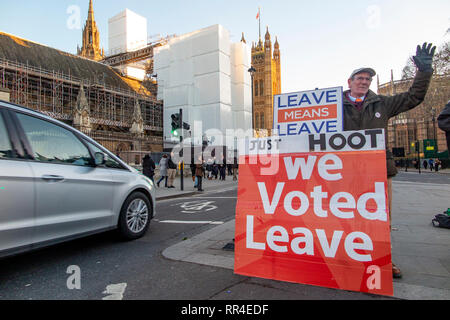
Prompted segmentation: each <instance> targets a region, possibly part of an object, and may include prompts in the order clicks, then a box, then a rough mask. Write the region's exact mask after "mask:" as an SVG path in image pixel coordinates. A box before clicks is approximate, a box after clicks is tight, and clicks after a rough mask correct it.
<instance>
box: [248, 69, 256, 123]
mask: <svg viewBox="0 0 450 320" xmlns="http://www.w3.org/2000/svg"><path fill="white" fill-rule="evenodd" d="M248 72H250V76H251V77H252V130H254V128H255V121H254V112H253V108H254V106H253V83H254V82H253V76H254V75H255V72H256V69H255V68H254V67H253V66H251V68H250V69H248Z"/></svg>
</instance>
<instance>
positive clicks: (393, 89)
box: [378, 75, 450, 158]
mask: <svg viewBox="0 0 450 320" xmlns="http://www.w3.org/2000/svg"><path fill="white" fill-rule="evenodd" d="M412 80H413V79H405V80H396V81H394V79H393V76H391V81H390V82H388V83H385V84H381V85H380V84H379V83H378V94H382V95H387V96H391V95H395V94H399V93H402V92H406V91H408V89H409V88H410V86H411V84H412ZM449 99H450V76H448V75H434V76H433V78H432V80H431V83H430V87H429V89H428V92H427V95H426V96H425V100H424V101H423V102H422V103H421V104H420V105H419V106H418V107H416V108H414V109H412V110H409V111H407V112H404V113H401V114H399V115H398V116H396V117H394V118H391V119H390V120H389V124H388V141H387V147H388V148H404V150H405V156H406V157H410V158H411V157H414V156H415V155H416V150H415V142H416V141H420V150H421V153H422V154H421V157H423V156H424V155H425V154H424V152H423V151H424V148H425V149H426V147H427V145H426V144H427V142H428V141H429V140H436V142H437V152H438V153H439V154H442V153H443V152H445V151H447V143H446V138H445V133H444V132H443V131H442V130H440V129H439V127H438V124H437V117H438V115H439V114H440V113H441V111H442V109H443V108H444V106H445V104H446V103H447V101H448V100H449ZM413 143H414V146H413ZM424 144H425V146H424ZM447 152H448V151H447Z"/></svg>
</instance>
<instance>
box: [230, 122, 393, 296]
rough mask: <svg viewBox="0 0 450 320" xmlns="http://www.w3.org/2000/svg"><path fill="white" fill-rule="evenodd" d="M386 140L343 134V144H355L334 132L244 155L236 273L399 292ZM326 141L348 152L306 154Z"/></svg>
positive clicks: (285, 140)
mask: <svg viewBox="0 0 450 320" xmlns="http://www.w3.org/2000/svg"><path fill="white" fill-rule="evenodd" d="M380 132H382V131H381V130H380V131H379V132H378V133H380ZM381 136H383V137H384V135H383V134H382V133H381V134H377V136H376V135H375V134H373V132H372V133H368V131H366V132H359V133H358V134H355V133H352V132H349V133H345V134H344V135H342V134H341V135H339V137H340V138H342V139H341V140H340V141H344V140H345V139H346V138H349V140H348V142H349V143H348V145H350V147H348V146H345V147H344V146H343V143H337V142H336V141H337V140H332V136H331V135H329V134H328V135H323V136H322V138H323V139H319V138H316V139H311V138H308V136H302V137H295V139H294V138H290V137H287V138H283V139H281V140H280V141H277V142H274V141H271V143H266V149H267V146H269V145H270V146H273V145H274V143H278V147H279V148H278V153H276V154H273V153H272V154H267V152H262V153H261V152H253V153H252V152H248V153H247V154H246V155H241V158H240V166H239V189H238V202H237V208H236V238H235V272H236V273H238V274H242V275H248V276H256V277H262V278H268V279H274V280H281V281H289V282H296V283H303V284H310V285H317V286H324V287H330V288H337V289H343V290H353V291H362V292H370V293H376V294H383V295H392V294H393V288H392V264H391V248H390V227H389V216H388V214H389V213H388V199H387V178H386V165H385V161H386V160H385V159H386V158H385V156H386V155H385V151H384V138H383V137H381ZM353 137H357V139H353ZM374 137H376V138H377V139H382V140H383V141H382V143H378V144H376V142H377V140H376V139H374ZM325 138H326V141H327V142H330V141H331V142H332V143H331V145H332V146H335V147H337V148H338V149H340V150H341V151H333V150H330V148H329V145H328V146H327V147H326V148H325V150H322V151H314V152H306V151H308V150H309V149H313V148H312V147H313V146H310V145H311V144H313V145H314V144H315V145H319V144H320V143H322V145H321V147H322V149H323V146H324V145H325V144H326V143H325V142H326V141H325ZM329 138H330V139H329ZM366 138H367V139H366ZM351 139H353V140H351ZM358 139H359V140H358ZM363 139H364V141H362V140H363ZM259 140H261V139H259ZM301 140H303V141H301ZM260 142H261V141H259V142H258V144H254V145H255V146H258V145H261V143H260ZM266 142H267V141H266ZM363 142H364V143H363ZM381 144H382V147H381ZM374 145H376V146H374ZM352 146H353V147H357V148H358V151H355V149H354V148H352ZM316 147H317V146H316ZM305 148H307V149H306V150H305ZM316 149H318V148H316ZM302 150H303V151H302ZM352 150H353V151H352ZM269 167H270V168H269Z"/></svg>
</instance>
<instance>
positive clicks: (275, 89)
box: [251, 27, 281, 136]
mask: <svg viewBox="0 0 450 320" xmlns="http://www.w3.org/2000/svg"><path fill="white" fill-rule="evenodd" d="M251 61H252V66H253V68H255V69H256V71H255V73H254V76H253V124H254V129H255V130H257V131H258V130H259V131H260V134H259V135H260V136H265V135H271V129H272V127H273V96H274V95H276V94H280V93H281V66H280V65H281V54H280V45H279V43H278V39H276V38H275V43H274V46H273V49H272V41H271V36H270V33H269V28H268V27H267V31H266V34H265V40H264V43H263V42H262V41H261V38H260V39H259V41H258V43H257V44H255V43H253V44H252V53H251Z"/></svg>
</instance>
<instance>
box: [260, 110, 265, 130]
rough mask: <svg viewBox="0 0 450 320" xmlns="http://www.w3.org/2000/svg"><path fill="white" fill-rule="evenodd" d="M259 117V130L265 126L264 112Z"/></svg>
mask: <svg viewBox="0 0 450 320" xmlns="http://www.w3.org/2000/svg"><path fill="white" fill-rule="evenodd" d="M260 117H261V120H260V122H261V123H260V124H261V126H260V129H265V128H266V126H265V124H264V112H262V113H261V115H260Z"/></svg>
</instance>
